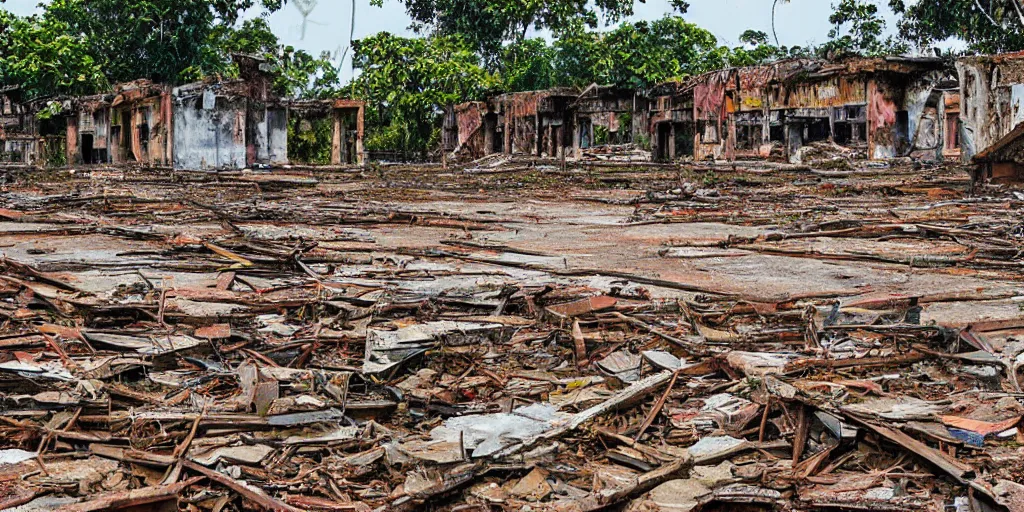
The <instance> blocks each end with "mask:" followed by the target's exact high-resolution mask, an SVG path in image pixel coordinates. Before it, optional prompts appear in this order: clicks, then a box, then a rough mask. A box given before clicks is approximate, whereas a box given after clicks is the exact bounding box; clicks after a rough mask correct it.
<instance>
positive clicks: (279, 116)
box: [265, 108, 288, 165]
mask: <svg viewBox="0 0 1024 512" xmlns="http://www.w3.org/2000/svg"><path fill="white" fill-rule="evenodd" d="M265 124H266V131H267V140H266V161H267V163H270V164H275V165H283V164H287V163H288V110H287V109H284V108H272V109H268V110H267V117H266V123H265Z"/></svg>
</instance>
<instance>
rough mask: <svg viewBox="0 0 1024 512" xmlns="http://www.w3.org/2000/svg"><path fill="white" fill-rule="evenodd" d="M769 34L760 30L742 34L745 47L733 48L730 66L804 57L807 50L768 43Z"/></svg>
mask: <svg viewBox="0 0 1024 512" xmlns="http://www.w3.org/2000/svg"><path fill="white" fill-rule="evenodd" d="M768 41H769V40H768V34H767V33H765V32H762V31H760V30H747V31H745V32H743V33H742V34H740V42H741V43H743V46H737V47H736V48H733V49H732V50H731V52H730V53H729V64H730V65H732V66H754V65H758V64H767V63H769V62H772V61H775V60H778V59H783V58H786V57H796V56H800V55H803V54H804V52H805V51H806V50H804V49H803V48H801V47H799V46H794V47H792V48H786V47H785V46H782V47H779V46H775V45H773V44H771V43H769V42H768Z"/></svg>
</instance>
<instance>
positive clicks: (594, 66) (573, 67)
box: [555, 16, 729, 88]
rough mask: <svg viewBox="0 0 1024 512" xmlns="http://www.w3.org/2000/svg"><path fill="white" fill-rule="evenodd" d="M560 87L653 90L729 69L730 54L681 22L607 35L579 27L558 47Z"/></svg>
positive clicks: (672, 19)
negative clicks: (673, 81) (594, 85)
mask: <svg viewBox="0 0 1024 512" xmlns="http://www.w3.org/2000/svg"><path fill="white" fill-rule="evenodd" d="M555 48H556V50H557V54H556V66H555V68H556V70H557V73H558V80H556V82H557V83H559V84H563V85H575V86H580V87H582V86H586V85H589V84H591V83H595V82H596V83H599V84H611V85H619V86H623V87H637V88H643V87H649V86H651V85H654V84H657V83H659V82H663V81H665V80H668V79H672V78H681V77H685V76H689V75H696V74H700V73H704V72H706V71H710V70H712V69H717V68H720V67H723V66H725V65H726V63H727V61H728V57H729V50H728V49H727V48H725V47H723V46H718V40H717V39H716V38H715V36H714V35H713V34H712V33H711V32H709V31H707V30H705V29H703V28H700V27H699V26H697V25H695V24H693V23H689V22H687V21H686V20H684V19H683V18H681V17H679V16H665V17H663V18H661V19H658V20H655V21H651V22H648V21H638V22H635V23H624V24H622V25H620V26H619V27H618V28H616V29H615V30H612V31H610V32H606V33H600V32H590V31H586V30H583V28H582V27H581V26H578V25H577V26H576V27H574V28H573V29H571V30H567V31H565V32H563V33H561V34H559V38H558V40H557V41H556V42H555Z"/></svg>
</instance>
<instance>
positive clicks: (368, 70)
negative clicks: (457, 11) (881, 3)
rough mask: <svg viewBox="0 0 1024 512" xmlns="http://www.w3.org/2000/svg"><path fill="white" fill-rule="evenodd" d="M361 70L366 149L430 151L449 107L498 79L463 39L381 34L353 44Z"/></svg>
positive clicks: (358, 86) (356, 90) (355, 88)
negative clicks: (366, 126) (365, 120)
mask: <svg viewBox="0 0 1024 512" xmlns="http://www.w3.org/2000/svg"><path fill="white" fill-rule="evenodd" d="M353 51H354V53H353V66H354V67H355V68H356V69H358V70H360V71H361V73H360V74H359V76H358V77H357V78H356V79H355V80H354V81H353V83H352V89H351V90H352V92H353V94H354V95H355V96H356V97H357V98H360V99H363V100H366V102H367V119H368V121H367V125H368V128H369V130H368V131H369V133H368V138H367V140H366V147H367V149H369V150H379V149H389V150H400V151H417V152H421V153H425V152H426V151H427V149H428V148H429V147H431V146H432V145H434V144H436V142H437V138H438V134H437V129H438V127H439V126H440V124H441V122H440V121H441V115H442V112H443V108H444V107H445V106H447V105H450V104H454V103H459V102H462V101H467V100H471V99H477V98H479V97H481V96H482V95H483V92H484V91H485V90H487V89H489V88H490V87H491V86H492V85H493V84H494V83H495V82H494V80H493V78H492V77H491V75H490V74H488V73H487V72H486V71H485V70H484V69H483V67H482V66H481V63H480V58H479V57H478V56H477V54H476V53H475V52H474V51H473V49H472V47H471V46H470V45H469V43H468V42H467V41H466V40H464V39H462V38H459V37H448V36H432V37H427V38H406V37H399V36H395V35H392V34H390V33H387V32H380V33H378V34H376V35H373V36H371V37H368V38H366V39H361V40H359V41H356V42H355V43H354V44H353Z"/></svg>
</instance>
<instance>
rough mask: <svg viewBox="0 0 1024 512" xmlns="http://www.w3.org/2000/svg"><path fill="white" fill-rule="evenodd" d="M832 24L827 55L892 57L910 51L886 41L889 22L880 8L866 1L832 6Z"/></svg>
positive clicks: (824, 48)
mask: <svg viewBox="0 0 1024 512" xmlns="http://www.w3.org/2000/svg"><path fill="white" fill-rule="evenodd" d="M832 8H833V12H832V15H831V16H829V18H828V20H829V22H830V23H832V25H833V27H832V30H830V31H829V33H828V36H829V41H828V42H827V43H825V44H824V45H822V47H821V48H820V49H819V53H821V54H823V55H828V54H835V55H841V54H846V53H852V54H857V55H891V54H897V53H903V52H905V51H907V49H908V48H907V46H906V44H905V43H902V42H899V41H896V40H895V39H893V38H892V37H886V38H883V37H882V36H883V34H884V32H885V20H884V19H882V18H881V16H879V14H878V6H877V5H875V4H874V3H872V2H869V1H864V0H840V2H839V4H833V5H832Z"/></svg>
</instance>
